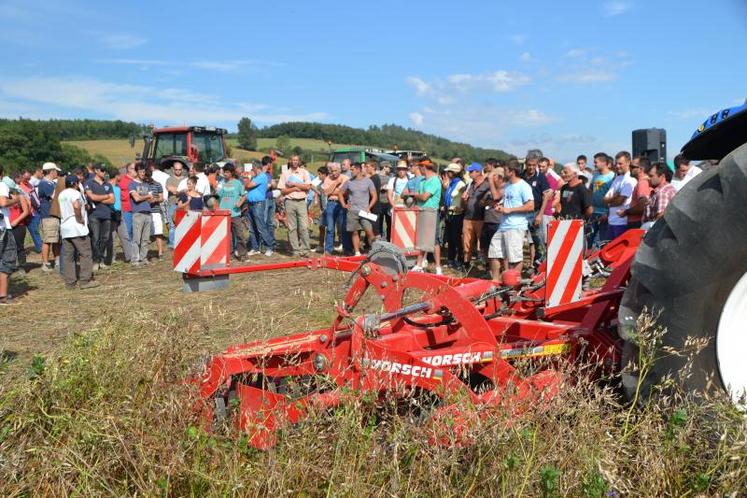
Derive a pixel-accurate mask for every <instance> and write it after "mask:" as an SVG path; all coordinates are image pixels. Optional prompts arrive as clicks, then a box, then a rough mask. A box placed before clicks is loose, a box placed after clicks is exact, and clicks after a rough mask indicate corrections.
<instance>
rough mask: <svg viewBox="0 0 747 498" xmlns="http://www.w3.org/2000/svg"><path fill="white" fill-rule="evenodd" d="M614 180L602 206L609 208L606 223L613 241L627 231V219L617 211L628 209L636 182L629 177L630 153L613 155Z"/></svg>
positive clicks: (624, 152) (623, 152)
mask: <svg viewBox="0 0 747 498" xmlns="http://www.w3.org/2000/svg"><path fill="white" fill-rule="evenodd" d="M615 173H616V174H617V176H615V179H614V180H612V185H610V189H609V190H608V191H607V193H606V194H605V195H604V204H605V205H606V206H607V207H608V208H609V214H608V216H607V222H608V224H609V225H608V226H609V238H610V240H614V239H616V238H617V237H619V236H620V235H622V234H623V233H625V231H626V230H627V229H628V217H627V216H620V215H619V214H618V210H619V209H623V210H624V209H628V208H629V207H630V200H631V198H632V197H633V191H634V190H635V186H636V185H637V184H638V180H636V179H635V178H633V177H632V176H630V152H627V151H622V152H618V153H617V155H615Z"/></svg>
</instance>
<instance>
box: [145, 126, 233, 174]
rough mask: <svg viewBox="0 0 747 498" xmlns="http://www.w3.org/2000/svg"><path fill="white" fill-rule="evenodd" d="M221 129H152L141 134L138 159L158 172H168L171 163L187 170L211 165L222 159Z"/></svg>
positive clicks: (222, 142)
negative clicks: (157, 169) (143, 141)
mask: <svg viewBox="0 0 747 498" xmlns="http://www.w3.org/2000/svg"><path fill="white" fill-rule="evenodd" d="M226 133H227V131H226V130H224V129H222V128H214V127H209V126H172V127H168V128H157V129H154V130H153V132H152V134H151V135H145V136H144V139H145V145H144V147H143V154H142V156H141V157H142V158H143V159H145V160H147V161H148V163H149V164H154V165H155V166H157V167H158V168H160V169H168V168H170V167H171V164H172V163H173V162H174V161H180V162H182V163H184V164H185V165H186V166H187V167H189V166H190V165H192V164H196V163H199V164H203V165H207V164H212V163H218V162H222V161H224V160H225V159H226V144H225V140H224V138H223V137H224V135H225V134H226Z"/></svg>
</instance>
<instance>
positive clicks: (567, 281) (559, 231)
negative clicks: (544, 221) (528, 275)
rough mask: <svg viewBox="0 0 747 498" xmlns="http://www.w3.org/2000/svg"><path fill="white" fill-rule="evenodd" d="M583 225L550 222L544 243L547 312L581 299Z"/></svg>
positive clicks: (578, 222)
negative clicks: (551, 308) (545, 248)
mask: <svg viewBox="0 0 747 498" xmlns="http://www.w3.org/2000/svg"><path fill="white" fill-rule="evenodd" d="M583 254H584V222H583V221H581V220H560V221H552V222H550V226H549V229H548V242H547V280H546V283H545V306H546V307H548V308H550V307H553V306H559V305H561V304H568V303H573V302H575V301H578V300H579V299H581V283H582V282H581V281H582V272H583Z"/></svg>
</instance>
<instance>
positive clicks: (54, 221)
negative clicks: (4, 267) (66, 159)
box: [36, 162, 62, 271]
mask: <svg viewBox="0 0 747 498" xmlns="http://www.w3.org/2000/svg"><path fill="white" fill-rule="evenodd" d="M61 171H62V170H61V169H60V168H58V167H57V165H56V164H55V163H50V162H47V163H44V165H43V166H42V173H43V174H44V178H42V179H41V181H39V186H38V187H37V188H36V190H37V192H38V193H39V214H40V216H41V237H42V250H41V259H42V266H41V269H42V271H51V270H52V265H51V264H50V262H49V250H50V248H51V249H52V254H53V257H57V256H58V255H59V254H60V216H59V206H57V203H56V202H55V201H54V200H55V194H56V193H59V192H60V191H61V189H58V188H57V175H58V174H59V173H60V172H61ZM60 186H62V185H60ZM54 208H56V209H54ZM55 212H57V215H56V216H55Z"/></svg>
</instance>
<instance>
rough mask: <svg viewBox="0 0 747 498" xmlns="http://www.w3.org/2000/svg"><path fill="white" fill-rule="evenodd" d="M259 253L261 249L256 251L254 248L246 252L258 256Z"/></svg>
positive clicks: (248, 254)
mask: <svg viewBox="0 0 747 498" xmlns="http://www.w3.org/2000/svg"><path fill="white" fill-rule="evenodd" d="M257 254H259V251H255V250H254V249H252V250H251V251H249V252H248V253H246V255H247V256H256V255H257Z"/></svg>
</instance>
